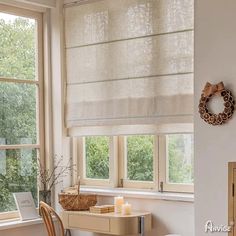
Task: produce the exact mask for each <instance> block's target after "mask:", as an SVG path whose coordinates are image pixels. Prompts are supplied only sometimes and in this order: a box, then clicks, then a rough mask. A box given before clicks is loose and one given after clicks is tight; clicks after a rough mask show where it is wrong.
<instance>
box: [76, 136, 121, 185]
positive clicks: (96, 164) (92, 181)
mask: <svg viewBox="0 0 236 236" xmlns="http://www.w3.org/2000/svg"><path fill="white" fill-rule="evenodd" d="M74 140H75V142H74V145H75V146H76V145H78V152H77V151H76V155H77V154H78V153H79V155H78V162H77V163H78V167H79V173H80V178H81V183H82V184H89V185H102V186H114V178H117V175H116V173H117V171H116V168H117V138H116V137H109V136H88V137H84V138H78V139H76V138H75V139H74Z"/></svg>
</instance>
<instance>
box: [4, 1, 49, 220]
mask: <svg viewBox="0 0 236 236" xmlns="http://www.w3.org/2000/svg"><path fill="white" fill-rule="evenodd" d="M0 12H2V13H8V14H13V15H16V16H21V17H27V18H31V19H34V20H36V22H37V42H36V43H37V44H36V47H37V61H38V63H37V64H36V65H37V67H36V71H37V75H36V76H37V80H24V79H16V78H5V77H0V81H1V82H7V83H18V84H21V83H23V84H35V85H36V86H37V93H36V94H38V96H37V100H36V104H37V108H38V109H37V117H36V119H37V124H38V126H37V128H38V132H37V134H38V138H37V140H38V143H36V144H16V145H0V150H9V149H17V150H18V149H21V148H32V149H36V150H37V151H38V155H39V157H40V160H41V161H42V164H43V165H45V133H44V132H45V129H44V124H45V123H44V78H43V77H44V76H43V66H44V65H43V62H44V60H43V59H44V56H43V23H44V22H43V13H40V12H36V11H32V10H28V9H23V8H18V7H14V6H8V5H3V4H0ZM18 217H19V213H18V211H11V212H0V220H6V219H14V218H18Z"/></svg>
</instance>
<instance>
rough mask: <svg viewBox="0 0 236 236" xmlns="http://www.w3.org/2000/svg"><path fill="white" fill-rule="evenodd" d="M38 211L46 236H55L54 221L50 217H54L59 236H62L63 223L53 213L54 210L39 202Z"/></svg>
mask: <svg viewBox="0 0 236 236" xmlns="http://www.w3.org/2000/svg"><path fill="white" fill-rule="evenodd" d="M39 209H40V212H41V215H42V218H43V221H44V224H45V226H46V229H47V232H48V236H57V235H56V230H55V224H54V222H55V220H54V219H53V218H52V216H55V218H56V219H57V221H58V223H59V228H60V236H64V227H63V223H62V221H61V218H60V216H59V215H58V214H57V213H56V212H55V210H54V209H53V208H52V207H51V206H49V205H48V204H46V203H45V202H42V201H41V202H40V203H39Z"/></svg>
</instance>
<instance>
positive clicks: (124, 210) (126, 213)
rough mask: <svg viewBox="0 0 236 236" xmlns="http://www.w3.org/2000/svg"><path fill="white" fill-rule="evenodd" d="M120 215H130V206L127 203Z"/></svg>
mask: <svg viewBox="0 0 236 236" xmlns="http://www.w3.org/2000/svg"><path fill="white" fill-rule="evenodd" d="M121 213H122V215H130V214H131V204H129V203H128V202H126V203H125V204H123V205H122V210H121Z"/></svg>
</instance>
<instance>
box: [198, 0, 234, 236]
mask: <svg viewBox="0 0 236 236" xmlns="http://www.w3.org/2000/svg"><path fill="white" fill-rule="evenodd" d="M235 22H236V1H235V0H196V1H195V235H196V236H203V235H206V233H205V232H204V225H205V222H206V221H207V220H212V221H213V222H214V223H215V224H216V225H221V224H227V214H228V212H227V204H228V203H227V191H228V190H227V163H228V162H229V161H236V154H235V153H236V142H235V141H236V116H235V115H234V116H233V119H232V120H230V121H229V122H228V123H227V124H225V125H223V126H218V127H213V126H210V125H208V124H206V123H204V122H203V121H202V120H201V119H200V118H199V115H198V112H197V106H198V101H199V97H200V94H201V90H202V89H203V86H204V85H205V83H206V82H207V81H210V82H213V83H217V82H219V81H221V80H222V81H224V83H225V86H227V87H228V88H230V89H231V90H232V92H233V94H234V95H235V96H236V29H235ZM214 235H222V236H223V235H227V234H226V233H214Z"/></svg>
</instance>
